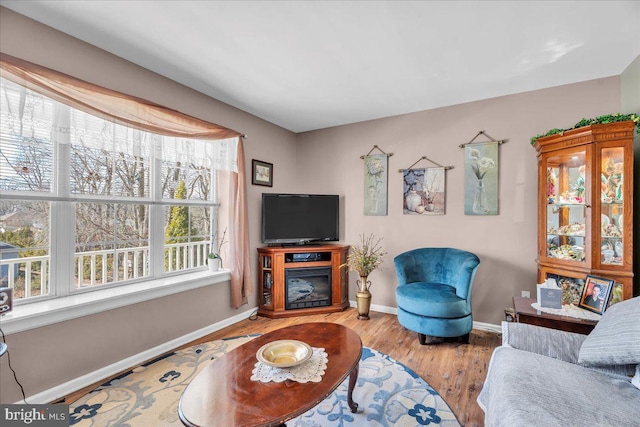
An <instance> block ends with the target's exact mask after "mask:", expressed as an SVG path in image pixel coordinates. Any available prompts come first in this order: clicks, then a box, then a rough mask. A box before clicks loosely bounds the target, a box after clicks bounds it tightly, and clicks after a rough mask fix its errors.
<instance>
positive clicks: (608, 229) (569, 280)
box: [534, 121, 635, 305]
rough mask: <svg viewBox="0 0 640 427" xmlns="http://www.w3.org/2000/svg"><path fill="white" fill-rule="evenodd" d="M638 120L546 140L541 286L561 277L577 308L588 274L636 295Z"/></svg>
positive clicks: (566, 297)
mask: <svg viewBox="0 0 640 427" xmlns="http://www.w3.org/2000/svg"><path fill="white" fill-rule="evenodd" d="M634 130H635V124H634V122H633V121H625V122H617V123H609V124H594V125H590V126H584V127H581V128H578V129H573V130H568V131H565V132H564V133H563V134H557V135H551V136H546V137H542V138H539V139H538V140H537V141H536V142H535V144H534V147H535V149H536V151H537V152H538V257H537V260H536V261H537V263H538V283H542V282H543V281H544V280H545V279H547V278H555V279H556V280H558V283H559V284H560V285H561V286H562V288H563V293H562V299H563V301H562V303H563V304H568V303H573V304H575V305H577V304H578V302H579V299H580V296H581V293H582V288H583V286H584V282H585V278H586V276H587V275H593V276H597V277H603V278H607V279H612V280H614V281H615V284H614V288H613V290H612V292H611V298H610V300H609V301H610V304H612V303H616V302H619V301H621V300H624V299H629V298H631V297H632V296H633V135H634Z"/></svg>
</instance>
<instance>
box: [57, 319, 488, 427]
mask: <svg viewBox="0 0 640 427" xmlns="http://www.w3.org/2000/svg"><path fill="white" fill-rule="evenodd" d="M356 316H357V312H356V310H355V309H354V308H349V309H347V310H345V311H343V312H340V313H330V314H317V315H312V316H301V317H291V318H286V319H269V318H266V317H256V318H255V320H250V319H246V320H243V321H240V322H238V323H236V324H234V325H231V326H228V327H226V328H224V329H221V330H219V331H216V332H214V333H212V334H210V335H207V336H205V337H203V338H201V339H199V340H197V341H194V342H192V343H190V344H189V345H186V346H184V347H188V346H190V345H193V344H197V343H200V342H207V341H211V340H216V339H221V338H227V337H233V336H238V335H247V334H256V333H266V332H269V331H272V330H274V329H279V328H283V327H285V326H289V325H294V324H297V323H301V322H333V323H339V324H342V325H344V326H347V327H349V328H351V329H353V330H354V331H355V332H357V333H358V334H359V335H360V338H361V339H362V344H363V345H365V346H367V347H371V348H375V349H376V350H378V351H381V352H383V353H385V354H388V355H389V356H391V357H392V358H394V359H395V360H397V361H398V362H400V363H402V364H404V365H405V366H407V367H408V368H410V369H411V370H413V371H414V372H415V373H417V374H418V375H419V376H420V377H422V378H423V379H425V380H426V381H427V382H428V383H429V384H430V385H431V386H432V387H433V388H434V389H435V390H436V391H437V392H438V393H439V394H440V396H442V398H443V399H444V400H445V401H446V402H447V404H448V405H449V406H450V407H451V409H452V410H453V412H454V413H455V414H456V416H457V417H458V421H460V423H461V424H462V425H463V426H466V427H476V426H483V425H484V412H482V410H481V409H480V407H479V406H478V404H477V403H476V398H477V397H478V394H479V393H480V390H481V389H482V384H483V383H484V378H485V376H486V374H487V367H488V366H489V360H490V358H491V353H492V352H493V349H494V348H495V347H497V346H498V345H500V341H501V338H500V336H499V335H498V334H497V333H495V332H488V331H479V330H475V329H474V330H473V331H472V332H471V336H470V340H469V344H460V343H453V342H452V343H446V342H445V343H440V344H433V345H424V346H423V345H420V343H419V342H418V334H416V333H415V332H411V331H408V330H407V329H405V328H403V327H402V326H400V324H399V323H398V321H397V319H396V316H394V315H391V314H385V313H378V312H371V313H370V317H371V320H358V319H357V318H356ZM97 385H98V384H96V385H95V386H97ZM95 386H92V387H88V388H86V389H84V390H82V391H78V392H76V393H73V394H72V395H69V396H67V398H65V399H64V400H63V401H64V402H66V403H70V402H73V401H74V400H76V399H78V398H79V397H80V396H82V395H83V394H85V393H87V392H88V391H90V390H92V389H93V388H95Z"/></svg>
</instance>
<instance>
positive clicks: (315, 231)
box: [262, 193, 340, 244]
mask: <svg viewBox="0 0 640 427" xmlns="http://www.w3.org/2000/svg"><path fill="white" fill-rule="evenodd" d="M338 216H339V197H338V196H337V195H325V194H273V193H262V243H284V244H306V243H311V242H318V241H335V240H339V233H340V230H339V225H338Z"/></svg>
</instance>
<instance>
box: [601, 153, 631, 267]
mask: <svg viewBox="0 0 640 427" xmlns="http://www.w3.org/2000/svg"><path fill="white" fill-rule="evenodd" d="M600 159H601V162H600V165H599V166H600V173H599V178H600V191H599V192H597V193H599V198H600V214H601V215H600V242H599V244H600V264H601V265H622V264H623V260H624V257H623V254H624V246H625V245H624V243H625V242H624V233H623V230H624V227H623V224H624V221H625V218H624V215H623V212H624V203H625V200H624V191H623V190H624V180H625V178H627V177H625V176H624V173H623V172H624V149H623V148H622V147H613V148H602V149H601V152H600ZM628 179H633V177H629V178H628ZM628 220H629V221H631V218H628Z"/></svg>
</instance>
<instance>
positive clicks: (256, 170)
mask: <svg viewBox="0 0 640 427" xmlns="http://www.w3.org/2000/svg"><path fill="white" fill-rule="evenodd" d="M251 170H252V174H251V184H253V185H264V186H266V187H273V163H267V162H263V161H261V160H255V159H252V160H251Z"/></svg>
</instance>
